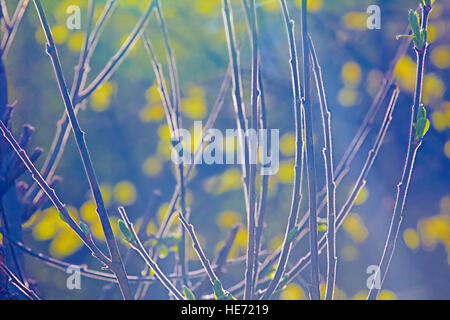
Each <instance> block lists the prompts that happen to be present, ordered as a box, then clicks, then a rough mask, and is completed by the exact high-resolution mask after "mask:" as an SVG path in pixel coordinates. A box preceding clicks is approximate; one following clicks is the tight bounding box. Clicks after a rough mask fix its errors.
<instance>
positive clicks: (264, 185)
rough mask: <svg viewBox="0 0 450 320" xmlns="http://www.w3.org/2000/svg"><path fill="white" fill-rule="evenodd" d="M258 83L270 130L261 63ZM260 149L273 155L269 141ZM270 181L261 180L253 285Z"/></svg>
mask: <svg viewBox="0 0 450 320" xmlns="http://www.w3.org/2000/svg"><path fill="white" fill-rule="evenodd" d="M258 81H259V89H260V91H261V98H260V111H259V118H260V127H261V129H262V130H268V126H267V115H266V99H265V94H264V85H263V76H262V67H261V61H260V63H259V73H258ZM260 148H261V149H262V152H263V154H269V153H270V155H271V154H272V148H271V145H270V143H269V140H267V149H264V148H266V146H265V145H263V144H262V145H261V146H260ZM269 180H270V176H269V175H268V174H265V175H263V176H262V178H261V186H260V188H259V201H258V208H257V213H256V219H257V221H256V230H255V271H254V272H253V277H254V280H253V283H255V284H256V283H258V277H259V264H260V263H259V253H260V251H261V239H262V233H263V229H264V217H265V214H266V205H267V196H268V188H269Z"/></svg>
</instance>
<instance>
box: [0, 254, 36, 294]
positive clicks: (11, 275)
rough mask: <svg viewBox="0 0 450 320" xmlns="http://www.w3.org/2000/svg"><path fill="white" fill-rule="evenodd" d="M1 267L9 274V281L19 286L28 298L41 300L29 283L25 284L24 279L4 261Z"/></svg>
mask: <svg viewBox="0 0 450 320" xmlns="http://www.w3.org/2000/svg"><path fill="white" fill-rule="evenodd" d="M0 269H1V270H2V271H3V272H4V273H5V274H6V275H7V276H8V278H9V281H11V283H12V284H13V285H14V286H15V287H16V288H17V289H19V290H20V291H21V292H22V293H23V294H24V295H25V296H26V297H27V298H28V299H30V300H41V299H40V298H39V296H38V295H37V294H36V293H35V292H34V291H33V290H31V289H30V288H28V286H27V285H25V284H24V283H23V282H22V281H20V280H19V279H18V278H17V277H16V275H15V274H14V273H13V272H11V270H9V269H8V267H7V266H6V265H4V264H3V263H2V264H0Z"/></svg>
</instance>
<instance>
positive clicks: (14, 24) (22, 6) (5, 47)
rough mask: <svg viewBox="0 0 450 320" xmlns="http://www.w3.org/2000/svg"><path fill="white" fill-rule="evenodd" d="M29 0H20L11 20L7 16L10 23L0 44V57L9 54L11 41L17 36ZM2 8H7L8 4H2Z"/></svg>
mask: <svg viewBox="0 0 450 320" xmlns="http://www.w3.org/2000/svg"><path fill="white" fill-rule="evenodd" d="M29 2H30V1H29V0H20V2H19V3H18V4H17V8H16V11H15V12H14V15H13V17H12V19H11V20H9V18H8V16H7V15H6V16H5V17H6V18H7V20H8V21H9V23H8V30H7V33H6V35H5V36H4V38H3V40H2V42H1V44H0V58H4V57H6V55H7V54H8V51H9V48H10V47H11V43H12V42H13V40H14V37H15V36H16V32H17V29H18V28H19V25H20V22H21V21H22V18H23V16H24V14H25V11H26V10H27V7H28V4H29ZM2 9H3V10H6V5H2ZM7 20H5V21H7Z"/></svg>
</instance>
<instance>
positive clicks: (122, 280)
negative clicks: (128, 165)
mask: <svg viewBox="0 0 450 320" xmlns="http://www.w3.org/2000/svg"><path fill="white" fill-rule="evenodd" d="M34 4H35V6H36V9H37V11H38V14H39V18H40V20H41V24H42V27H43V29H44V32H45V35H46V38H47V54H48V55H49V56H50V58H51V60H52V63H53V67H54V70H55V74H56V78H57V80H58V86H59V89H60V91H61V95H62V97H63V100H64V104H65V107H66V112H67V114H68V116H69V120H70V124H71V126H72V129H73V133H74V136H75V140H76V142H77V146H78V149H79V152H80V156H81V159H82V161H83V165H84V168H85V171H86V175H87V178H88V181H89V185H90V187H91V190H92V194H93V196H94V199H95V202H96V204H97V213H98V216H99V218H100V222H101V224H102V228H103V232H104V234H105V238H106V242H107V245H108V249H109V251H110V255H111V269H112V271H113V272H114V273H115V274H116V276H117V279H118V281H119V287H120V289H121V291H122V294H123V296H124V298H125V299H131V298H132V295H131V292H130V288H129V285H128V281H127V276H126V271H125V268H124V266H123V263H122V258H121V256H120V252H119V249H118V247H117V242H116V239H115V237H114V233H113V231H112V228H111V223H110V221H109V218H108V213H107V210H106V208H105V204H104V201H103V196H102V194H101V192H100V186H99V183H98V180H97V176H96V174H95V170H94V167H93V165H92V161H91V157H90V155H89V151H88V149H87V145H86V141H85V133H84V132H83V131H82V130H81V128H80V125H79V123H78V119H77V117H76V114H75V110H74V106H73V103H72V99H71V98H70V96H69V92H68V89H67V85H66V82H65V79H64V75H63V71H62V68H61V63H60V60H59V55H58V50H57V48H56V46H55V43H54V41H53V36H52V33H51V30H50V26H49V24H48V22H47V18H46V16H45V12H44V10H43V7H42V4H41V2H40V0H34Z"/></svg>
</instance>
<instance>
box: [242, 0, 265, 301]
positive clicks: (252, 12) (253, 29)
mask: <svg viewBox="0 0 450 320" xmlns="http://www.w3.org/2000/svg"><path fill="white" fill-rule="evenodd" d="M247 1H248V2H247ZM243 4H244V8H245V12H246V15H247V20H248V25H249V31H250V32H249V33H250V39H251V47H252V76H251V110H252V117H251V122H250V129H251V130H253V131H254V132H255V133H256V139H250V134H249V139H248V143H249V152H250V159H251V161H250V163H249V169H250V170H249V181H248V192H249V195H248V198H249V206H248V207H249V209H248V212H247V225H248V239H247V242H248V243H247V246H248V249H247V267H246V271H245V279H246V286H245V294H244V299H246V300H252V299H253V294H254V285H255V284H254V280H255V278H254V271H255V264H256V263H257V260H256V256H255V250H256V241H255V236H256V209H257V203H256V170H257V165H256V154H257V150H258V134H257V132H258V102H259V100H260V94H261V91H260V88H259V67H260V63H259V43H258V21H257V20H258V18H257V13H256V7H255V0H243Z"/></svg>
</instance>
